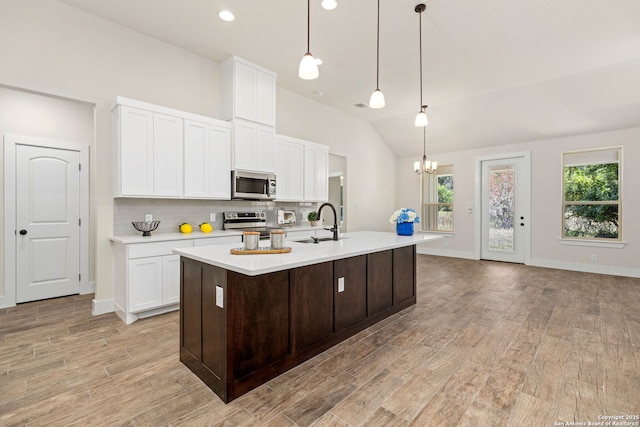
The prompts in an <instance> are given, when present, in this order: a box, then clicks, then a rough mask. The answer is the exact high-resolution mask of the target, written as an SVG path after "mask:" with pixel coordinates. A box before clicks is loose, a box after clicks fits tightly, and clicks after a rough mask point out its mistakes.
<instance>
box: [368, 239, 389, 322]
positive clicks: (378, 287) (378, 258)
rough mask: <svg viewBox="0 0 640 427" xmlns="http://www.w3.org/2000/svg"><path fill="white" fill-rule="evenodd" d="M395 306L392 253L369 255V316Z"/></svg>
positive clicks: (384, 252)
mask: <svg viewBox="0 0 640 427" xmlns="http://www.w3.org/2000/svg"><path fill="white" fill-rule="evenodd" d="M392 304H393V259H392V252H391V251H383V252H374V253H371V254H368V255H367V315H368V316H373V315H374V314H377V313H379V312H381V311H384V310H386V309H387V308H389V307H391V305H392Z"/></svg>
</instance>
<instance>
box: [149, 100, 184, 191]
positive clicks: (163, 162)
mask: <svg viewBox="0 0 640 427" xmlns="http://www.w3.org/2000/svg"><path fill="white" fill-rule="evenodd" d="M183 141H184V123H183V120H182V119H180V118H177V117H172V116H167V115H164V114H157V113H154V115H153V194H154V195H155V196H167V197H181V196H182V194H183V176H182V175H183V164H182V162H183V160H182V156H183Z"/></svg>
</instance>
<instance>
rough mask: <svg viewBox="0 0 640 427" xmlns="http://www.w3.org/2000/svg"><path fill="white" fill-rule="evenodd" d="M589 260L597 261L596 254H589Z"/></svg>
mask: <svg viewBox="0 0 640 427" xmlns="http://www.w3.org/2000/svg"><path fill="white" fill-rule="evenodd" d="M591 262H598V255H596V254H593V255H591Z"/></svg>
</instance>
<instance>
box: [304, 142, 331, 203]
mask: <svg viewBox="0 0 640 427" xmlns="http://www.w3.org/2000/svg"><path fill="white" fill-rule="evenodd" d="M328 199H329V152H328V151H327V150H325V149H322V148H318V147H314V146H306V147H305V148H304V200H305V201H309V202H326V201H327V200H328Z"/></svg>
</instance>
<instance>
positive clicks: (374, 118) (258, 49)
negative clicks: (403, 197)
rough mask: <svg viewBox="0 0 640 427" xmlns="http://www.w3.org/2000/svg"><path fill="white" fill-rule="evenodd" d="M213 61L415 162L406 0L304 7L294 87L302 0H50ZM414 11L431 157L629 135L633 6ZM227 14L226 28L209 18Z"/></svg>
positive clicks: (614, 0) (571, 2)
mask: <svg viewBox="0 0 640 427" xmlns="http://www.w3.org/2000/svg"><path fill="white" fill-rule="evenodd" d="M60 1H62V2H63V3H66V4H68V5H71V6H74V7H76V8H79V9H81V10H84V11H86V12H89V13H91V14H94V15H97V16H99V17H102V18H104V19H107V20H110V21H113V22H116V23H118V24H121V25H123V26H125V27H128V28H130V29H133V30H135V31H138V32H140V33H143V34H146V35H149V36H151V37H154V38H157V39H160V40H163V41H165V42H168V43H171V44H173V45H176V46H179V47H181V48H183V49H186V50H188V51H191V52H194V53H197V54H199V55H201V56H203V57H207V58H210V59H212V60H215V61H222V60H224V59H226V58H227V57H228V56H229V55H231V54H236V55H238V56H241V57H243V58H246V59H248V60H250V61H252V62H255V63H257V64H260V65H262V66H264V67H266V68H269V69H271V70H273V71H275V72H277V73H278V85H279V86H282V87H284V88H286V89H288V90H291V91H293V92H296V93H299V94H301V95H303V96H307V97H310V98H313V99H315V100H316V101H318V102H321V103H324V104H327V105H330V106H332V107H335V108H338V109H341V110H344V111H346V112H348V113H350V114H353V115H355V116H358V117H360V118H362V119H364V120H367V121H369V122H370V123H371V124H372V126H373V127H374V128H375V129H376V130H377V131H378V133H379V134H380V135H381V137H382V138H383V139H384V140H385V141H386V142H387V143H388V144H389V146H390V147H391V148H392V150H393V151H394V152H395V153H396V155H397V156H399V157H407V156H417V155H420V154H421V153H422V130H421V129H420V128H416V127H415V126H414V125H413V120H414V117H415V115H416V113H417V112H418V110H419V106H420V92H419V77H420V75H419V47H418V46H419V45H418V41H419V36H418V28H419V24H418V22H419V21H418V19H419V18H418V14H417V13H416V12H415V11H414V7H415V5H416V4H417V3H419V2H420V1H418V0H380V4H381V6H380V7H381V16H380V89H381V90H382V91H383V93H384V94H385V98H386V104H387V105H386V107H385V108H383V109H380V110H374V109H370V108H367V107H365V108H358V107H356V106H355V105H356V104H360V103H362V104H368V101H369V96H370V95H371V92H372V91H373V90H374V89H375V84H376V68H375V67H376V5H377V2H376V1H375V0H338V7H337V8H336V9H335V10H333V11H327V10H324V9H322V8H321V7H320V0H312V1H311V34H310V43H311V46H310V50H311V52H312V53H313V55H314V56H316V57H319V58H321V59H322V60H323V61H324V63H323V64H322V65H321V66H320V77H319V78H318V79H316V80H311V81H306V80H301V79H300V78H298V76H297V71H298V64H299V62H300V59H301V58H302V56H303V54H304V53H305V51H306V37H307V2H305V1H303V0H187V1H179V0H135V1H131V0H109V1H104V0H60ZM424 3H425V4H426V5H427V10H426V11H425V12H424V13H423V16H422V40H423V58H424V71H423V77H424V96H423V97H424V103H425V104H428V105H429V108H428V109H427V113H428V115H429V126H428V127H427V146H428V148H427V150H428V151H429V152H430V153H438V152H448V151H457V150H464V149H471V148H477V147H483V146H492V145H502V144H510V143H517V142H525V141H534V140H540V139H546V138H553V137H559V136H566V135H575V134H582V133H592V132H599V131H606V130H612V129H619V128H627V127H636V126H640V24H639V23H640V2H639V1H638V0H609V1H606V2H603V1H596V0H581V1H577V0H517V1H514V0H488V1H478V0H427V1H424ZM223 8H227V9H230V10H231V11H233V13H234V14H235V16H236V20H235V21H234V22H231V23H230V22H223V21H221V20H219V19H218V18H217V13H218V11H219V10H221V9H223Z"/></svg>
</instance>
